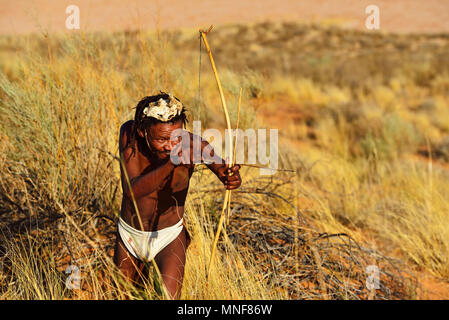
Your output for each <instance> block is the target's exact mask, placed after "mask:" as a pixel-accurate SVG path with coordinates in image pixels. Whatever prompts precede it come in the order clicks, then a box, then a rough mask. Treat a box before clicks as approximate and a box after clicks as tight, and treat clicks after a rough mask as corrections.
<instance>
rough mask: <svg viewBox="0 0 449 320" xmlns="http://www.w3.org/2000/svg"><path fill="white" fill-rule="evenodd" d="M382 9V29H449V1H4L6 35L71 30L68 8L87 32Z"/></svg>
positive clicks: (345, 21)
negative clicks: (72, 8) (74, 10)
mask: <svg viewBox="0 0 449 320" xmlns="http://www.w3.org/2000/svg"><path fill="white" fill-rule="evenodd" d="M370 4H376V5H378V6H379V9H380V31H384V32H398V33H410V32H412V33H441V32H449V0H426V1H422V0H394V1H392V0H375V1H373V0H368V1H366V0H338V1H336V0H334V1H332V0H314V1H310V0H308V1H301V0H257V1H249V0H238V1H237V0H184V1H182V0H150V1H148V0H147V1H143V0H131V1H124V0H108V1H106V0H78V1H76V0H68V1H67V0H58V1H55V0H15V1H10V0H0V8H1V9H0V17H1V18H0V34H27V33H34V32H38V33H39V32H49V33H53V32H76V31H73V30H68V29H67V28H66V26H65V21H66V19H67V17H68V14H67V13H66V8H67V6H69V5H77V6H78V7H79V9H80V27H81V30H82V31H86V32H89V31H119V30H135V29H138V28H141V29H153V30H154V29H156V28H160V29H174V28H200V27H206V26H209V25H210V24H214V25H221V24H229V23H251V22H259V21H265V20H270V21H303V22H317V21H325V22H326V21H327V22H337V23H339V24H340V25H341V26H343V27H347V28H355V29H365V30H366V27H365V20H366V18H367V14H366V13H365V8H366V6H367V5H370Z"/></svg>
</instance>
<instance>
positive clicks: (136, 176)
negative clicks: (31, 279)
mask: <svg viewBox="0 0 449 320" xmlns="http://www.w3.org/2000/svg"><path fill="white" fill-rule="evenodd" d="M185 122H186V116H185V110H184V107H183V106H182V104H181V102H180V101H179V100H178V99H177V98H175V97H173V96H172V95H171V94H166V93H163V92H161V94H159V95H155V96H149V97H145V98H143V99H142V100H141V101H140V102H139V103H138V104H137V107H136V113H135V118H134V121H132V120H130V121H128V122H126V123H124V124H123V125H122V126H121V128H120V137H119V149H120V153H121V154H122V156H123V159H124V166H125V168H126V171H127V174H128V177H129V181H130V184H131V187H132V195H131V190H130V188H129V187H128V182H127V181H126V178H125V175H124V172H123V168H122V170H121V183H122V190H123V201H122V209H121V217H120V220H119V224H118V233H117V242H116V246H115V254H114V262H115V264H116V265H117V266H118V268H119V269H120V271H121V272H122V273H123V274H124V275H125V277H127V278H128V279H129V280H131V281H136V280H137V277H138V273H139V272H138V271H141V270H142V269H143V261H151V260H152V259H153V258H154V259H155V262H156V263H157V266H158V268H159V270H160V272H161V275H162V279H163V281H164V284H165V287H166V288H167V291H168V292H169V294H170V295H171V297H173V298H175V299H177V298H179V296H180V293H181V287H182V281H183V277H184V265H185V258H186V249H187V246H188V245H189V242H190V237H189V234H188V233H187V230H186V228H185V225H184V222H183V215H184V202H185V199H186V196H187V191H188V188H189V181H190V177H191V176H192V173H193V169H194V166H195V164H194V163H193V155H194V152H193V150H192V146H193V143H191V144H190V147H189V148H190V150H191V152H189V153H187V152H184V153H183V152H182V151H183V150H184V144H183V143H180V141H181V140H182V139H184V138H182V139H181V138H180V139H178V140H175V141H173V140H171V139H170V138H171V135H172V133H173V132H174V131H175V130H178V132H179V131H180V130H183V127H184V126H185ZM181 132H183V133H184V134H187V135H188V137H189V138H190V139H193V138H194V135H193V134H192V133H190V132H187V131H184V130H183V131H181ZM184 137H185V136H184ZM196 138H198V137H197V136H196ZM200 141H201V144H200V145H201V150H204V148H207V150H211V152H208V154H210V155H211V156H214V157H215V158H214V159H215V160H216V159H217V158H218V157H217V156H215V155H214V152H213V149H212V148H211V146H210V145H209V144H208V143H207V142H206V141H203V140H202V139H201V140H200ZM181 145H183V146H182V149H181ZM170 155H172V156H170ZM173 155H178V157H177V161H174V160H173V159H176V157H173ZM218 159H220V162H218V161H215V163H209V164H207V166H208V168H209V169H210V170H211V171H212V172H213V173H214V174H215V175H216V176H217V177H218V178H219V179H220V181H221V182H222V183H223V184H224V185H225V187H226V188H227V189H229V190H232V189H236V188H238V187H239V186H240V184H241V178H240V174H239V169H240V166H239V165H235V166H233V167H232V168H229V165H226V164H225V163H224V161H223V160H222V159H221V158H218ZM231 172H232V175H231V174H230V173H231ZM132 196H133V197H134V199H135V201H136V204H137V208H138V212H139V215H138V213H137V212H136V210H135V207H134V204H133V201H132Z"/></svg>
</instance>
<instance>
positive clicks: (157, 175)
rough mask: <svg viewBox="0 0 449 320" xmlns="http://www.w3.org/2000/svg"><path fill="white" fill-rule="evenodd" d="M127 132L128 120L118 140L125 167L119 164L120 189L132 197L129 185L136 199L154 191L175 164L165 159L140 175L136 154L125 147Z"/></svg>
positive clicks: (128, 130) (128, 128)
mask: <svg viewBox="0 0 449 320" xmlns="http://www.w3.org/2000/svg"><path fill="white" fill-rule="evenodd" d="M129 133H130V125H129V122H127V123H125V124H124V125H123V126H122V127H121V128H120V140H119V151H120V153H121V155H122V157H123V162H124V167H125V168H123V165H120V172H121V180H122V190H123V194H124V195H125V196H126V197H128V198H129V199H132V196H131V191H130V188H129V185H131V189H132V193H133V196H134V199H135V200H136V201H137V200H138V199H140V198H141V197H144V196H146V195H148V194H150V193H152V192H154V191H155V190H156V189H157V188H158V187H159V186H160V185H161V184H162V182H163V181H164V180H165V179H166V178H167V177H168V176H169V175H170V173H171V172H172V171H173V169H174V168H175V165H174V164H173V163H172V162H171V161H167V162H166V163H165V164H164V165H162V166H160V167H158V168H157V169H154V170H152V171H150V172H148V173H145V174H142V175H141V172H140V167H139V163H138V158H137V155H136V154H135V153H134V154H132V148H131V147H126V146H127V143H128V138H129ZM124 169H126V172H127V174H128V178H129V184H128V181H127V180H126V177H125V174H124V172H123V170H124Z"/></svg>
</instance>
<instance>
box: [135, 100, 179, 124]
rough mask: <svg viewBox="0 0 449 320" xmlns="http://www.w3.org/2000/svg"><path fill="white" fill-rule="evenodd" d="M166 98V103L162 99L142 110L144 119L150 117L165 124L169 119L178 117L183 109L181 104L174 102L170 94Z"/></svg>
mask: <svg viewBox="0 0 449 320" xmlns="http://www.w3.org/2000/svg"><path fill="white" fill-rule="evenodd" d="M168 97H169V98H168V100H169V101H168V103H167V101H165V100H164V99H162V98H160V99H159V100H158V101H156V102H151V103H150V104H149V105H148V107H146V108H145V109H143V114H144V115H145V117H147V118H149V117H151V118H155V119H157V120H159V121H163V122H167V121H169V120H170V119H171V118H174V117H176V116H177V115H180V114H181V112H182V109H183V106H182V103H181V102H179V101H178V100H176V98H175V97H173V96H172V95H171V94H169V95H168Z"/></svg>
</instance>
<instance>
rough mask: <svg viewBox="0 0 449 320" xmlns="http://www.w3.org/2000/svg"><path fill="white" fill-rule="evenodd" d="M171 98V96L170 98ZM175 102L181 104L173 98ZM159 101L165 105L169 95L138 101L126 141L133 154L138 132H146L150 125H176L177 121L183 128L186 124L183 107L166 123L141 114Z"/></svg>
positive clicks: (149, 97) (163, 93)
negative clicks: (161, 100) (163, 101)
mask: <svg viewBox="0 0 449 320" xmlns="http://www.w3.org/2000/svg"><path fill="white" fill-rule="evenodd" d="M172 97H173V96H172ZM174 98H175V99H176V100H178V101H179V102H181V101H180V100H179V99H178V98H176V97H174ZM159 99H163V100H165V101H166V102H167V103H168V102H169V101H170V95H169V94H168V93H165V92H162V91H161V93H160V94H157V95H154V96H148V97H145V98H143V99H142V100H140V101H139V103H138V104H137V106H136V113H135V115H134V122H133V125H132V128H131V134H130V137H129V140H128V146H130V147H131V148H132V150H133V153H134V152H135V151H136V150H135V147H134V145H135V141H136V139H137V136H138V134H139V133H138V131H139V130H140V131H142V132H145V130H147V129H148V128H149V127H150V126H151V125H153V124H157V123H172V124H174V123H176V122H178V121H180V120H181V121H182V126H183V127H185V125H186V122H188V120H187V117H186V110H185V108H184V107H183V108H182V111H181V113H180V114H178V115H176V116H174V117H173V118H171V119H170V120H168V121H160V120H158V119H156V118H153V117H146V116H145V115H144V114H143V110H144V109H145V108H146V107H148V105H149V104H150V103H152V102H157V101H159Z"/></svg>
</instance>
